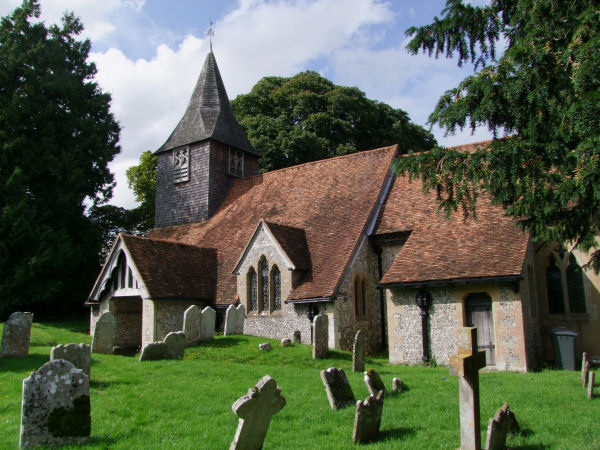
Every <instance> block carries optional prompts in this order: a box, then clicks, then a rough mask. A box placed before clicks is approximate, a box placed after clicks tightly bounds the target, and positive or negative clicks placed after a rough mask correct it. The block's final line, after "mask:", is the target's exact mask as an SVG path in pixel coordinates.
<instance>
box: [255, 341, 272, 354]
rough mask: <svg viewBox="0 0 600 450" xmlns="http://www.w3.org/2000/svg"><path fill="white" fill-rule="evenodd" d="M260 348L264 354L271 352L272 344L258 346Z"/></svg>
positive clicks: (264, 343) (265, 343)
mask: <svg viewBox="0 0 600 450" xmlns="http://www.w3.org/2000/svg"><path fill="white" fill-rule="evenodd" d="M258 348H259V349H260V350H261V351H263V352H270V351H271V343H270V342H263V343H262V344H258Z"/></svg>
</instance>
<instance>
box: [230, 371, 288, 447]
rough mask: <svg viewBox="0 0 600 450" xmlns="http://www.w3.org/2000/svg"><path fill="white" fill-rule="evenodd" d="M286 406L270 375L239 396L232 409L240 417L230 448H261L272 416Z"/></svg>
mask: <svg viewBox="0 0 600 450" xmlns="http://www.w3.org/2000/svg"><path fill="white" fill-rule="evenodd" d="M284 406H285V398H284V397H283V396H282V395H281V389H280V388H279V387H278V386H277V383H276V382H275V380H274V379H273V378H272V377H271V376H270V375H265V376H264V377H262V378H261V379H260V380H259V381H258V383H256V386H254V387H253V388H251V389H249V390H248V393H247V394H246V395H244V396H243V397H240V398H238V399H237V400H236V401H235V403H234V404H233V405H232V407H231V409H232V410H233V412H234V413H235V414H236V415H237V416H238V417H239V418H240V419H239V421H238V427H237V431H236V433H235V437H234V438H233V442H232V443H231V446H230V447H229V449H230V450H246V449H247V450H254V449H255V450H259V449H261V448H262V447H263V442H264V441H265V436H266V435H267V430H268V429H269V425H270V424H271V417H273V415H274V414H276V413H278V412H279V411H281V410H282V409H283V407H284Z"/></svg>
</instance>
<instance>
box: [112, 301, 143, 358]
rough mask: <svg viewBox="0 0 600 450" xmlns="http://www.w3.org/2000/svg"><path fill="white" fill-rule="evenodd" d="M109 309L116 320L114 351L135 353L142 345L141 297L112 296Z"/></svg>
mask: <svg viewBox="0 0 600 450" xmlns="http://www.w3.org/2000/svg"><path fill="white" fill-rule="evenodd" d="M110 311H111V312H112V313H113V314H114V316H115V319H116V321H117V332H116V337H115V347H117V349H116V352H117V353H121V354H130V353H131V354H135V351H136V350H139V349H140V347H141V345H142V297H139V296H131V297H113V298H112V299H111V301H110Z"/></svg>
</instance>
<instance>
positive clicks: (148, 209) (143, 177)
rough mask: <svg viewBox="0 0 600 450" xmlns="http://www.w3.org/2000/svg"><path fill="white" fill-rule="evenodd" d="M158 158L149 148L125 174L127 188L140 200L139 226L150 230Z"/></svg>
mask: <svg viewBox="0 0 600 450" xmlns="http://www.w3.org/2000/svg"><path fill="white" fill-rule="evenodd" d="M157 161H158V158H157V157H156V155H154V154H152V152H151V151H150V150H146V151H145V152H144V153H142V155H141V156H140V163H139V165H137V166H132V167H130V168H129V169H127V171H126V172H125V174H126V175H127V182H128V184H129V188H130V189H133V193H134V194H135V199H136V200H137V201H138V202H140V206H138V207H137V208H136V209H137V210H139V212H138V215H139V220H140V225H139V228H141V229H142V230H144V232H146V231H150V230H151V229H152V228H154V199H155V198H156V163H157Z"/></svg>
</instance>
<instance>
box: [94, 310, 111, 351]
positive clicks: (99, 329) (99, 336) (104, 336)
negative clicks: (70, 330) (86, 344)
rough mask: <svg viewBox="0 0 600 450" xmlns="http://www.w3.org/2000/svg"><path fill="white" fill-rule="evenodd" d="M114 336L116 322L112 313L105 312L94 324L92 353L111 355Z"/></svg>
mask: <svg viewBox="0 0 600 450" xmlns="http://www.w3.org/2000/svg"><path fill="white" fill-rule="evenodd" d="M116 334H117V320H116V319H115V316H114V314H113V313H111V312H110V311H106V312H105V313H103V314H102V315H101V316H100V318H99V319H98V322H96V327H95V328H94V337H93V338H92V353H104V354H106V355H110V354H112V351H113V347H114V346H115V338H116Z"/></svg>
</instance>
